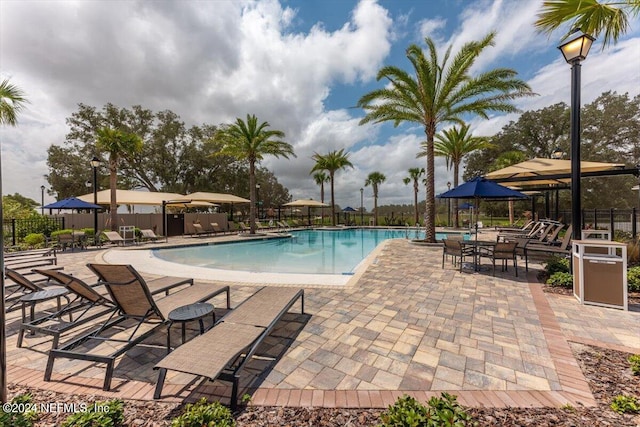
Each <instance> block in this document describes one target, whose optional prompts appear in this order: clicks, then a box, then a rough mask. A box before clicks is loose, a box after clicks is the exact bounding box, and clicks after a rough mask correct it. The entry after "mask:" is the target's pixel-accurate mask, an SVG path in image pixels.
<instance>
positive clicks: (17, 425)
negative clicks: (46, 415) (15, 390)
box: [0, 393, 38, 427]
mask: <svg viewBox="0 0 640 427" xmlns="http://www.w3.org/2000/svg"><path fill="white" fill-rule="evenodd" d="M31 400H32V398H31V395H30V394H28V393H27V394H21V395H18V396H16V397H14V398H13V399H11V402H9V403H10V404H11V405H15V406H13V407H12V409H18V408H23V407H25V405H26V406H28V405H30V404H32V401H31ZM37 419H38V414H37V412H36V411H35V409H31V410H28V411H25V412H18V411H13V410H12V411H10V412H5V411H4V406H3V409H2V411H0V426H11V427H31V426H32V425H33V422H34V421H35V420H37Z"/></svg>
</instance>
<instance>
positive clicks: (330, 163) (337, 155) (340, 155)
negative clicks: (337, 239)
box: [311, 148, 353, 226]
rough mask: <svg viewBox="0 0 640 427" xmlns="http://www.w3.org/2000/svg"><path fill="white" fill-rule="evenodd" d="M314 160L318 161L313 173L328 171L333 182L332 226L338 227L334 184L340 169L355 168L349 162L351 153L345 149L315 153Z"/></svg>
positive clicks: (312, 170)
mask: <svg viewBox="0 0 640 427" xmlns="http://www.w3.org/2000/svg"><path fill="white" fill-rule="evenodd" d="M311 158H312V159H313V160H315V161H316V164H315V165H314V166H313V168H311V172H316V171H327V172H329V180H330V181H331V225H333V226H335V225H336V215H335V208H336V203H335V193H334V185H333V184H334V182H335V174H336V171H338V170H340V169H345V168H347V167H351V168H352V167H353V164H351V162H350V161H349V153H345V152H344V148H342V149H340V150H333V151H330V152H328V153H327V154H324V155H321V154H318V153H314V154H313V156H311Z"/></svg>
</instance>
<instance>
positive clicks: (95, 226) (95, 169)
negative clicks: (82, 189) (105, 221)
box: [89, 156, 102, 236]
mask: <svg viewBox="0 0 640 427" xmlns="http://www.w3.org/2000/svg"><path fill="white" fill-rule="evenodd" d="M89 163H91V167H92V168H93V204H94V205H97V204H98V167H99V166H100V163H102V162H101V161H100V159H99V158H97V157H96V156H93V159H91V161H90V162H89ZM93 234H94V236H97V235H98V210H97V209H94V210H93Z"/></svg>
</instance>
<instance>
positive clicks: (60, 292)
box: [18, 287, 72, 335]
mask: <svg viewBox="0 0 640 427" xmlns="http://www.w3.org/2000/svg"><path fill="white" fill-rule="evenodd" d="M67 293H68V291H67V289H65V288H62V287H55V288H51V289H45V290H43V291H37V292H31V293H28V294H26V295H23V296H22V297H20V299H19V300H18V301H20V303H22V323H26V322H27V313H26V306H27V304H29V305H30V310H29V322H33V320H34V319H35V307H36V304H37V303H39V302H43V301H47V300H50V299H53V298H56V299H57V302H58V311H60V309H61V306H60V297H65V298H66V300H67V303H68V302H69V298H67V297H66V294H67ZM71 320H72V319H71V313H69V321H71ZM31 335H33V331H32V332H31Z"/></svg>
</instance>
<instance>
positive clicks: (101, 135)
mask: <svg viewBox="0 0 640 427" xmlns="http://www.w3.org/2000/svg"><path fill="white" fill-rule="evenodd" d="M96 133H97V139H96V145H97V147H98V149H99V150H102V151H106V152H107V153H109V188H110V189H111V193H110V196H111V198H110V206H109V219H110V222H111V230H113V231H115V230H117V228H118V204H117V199H116V191H117V188H118V163H120V159H122V158H129V157H132V156H133V155H134V154H137V153H139V152H140V151H142V138H140V137H139V136H138V135H136V134H134V133H128V132H124V131H121V130H119V129H111V128H108V127H104V128H100V129H98V130H97V132H96ZM95 231H96V233H97V232H98V230H95Z"/></svg>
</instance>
